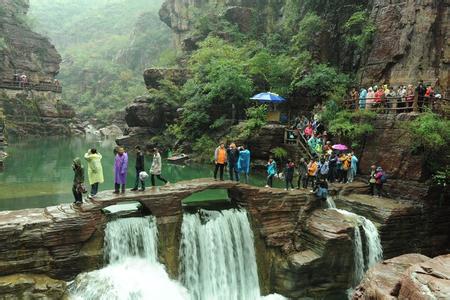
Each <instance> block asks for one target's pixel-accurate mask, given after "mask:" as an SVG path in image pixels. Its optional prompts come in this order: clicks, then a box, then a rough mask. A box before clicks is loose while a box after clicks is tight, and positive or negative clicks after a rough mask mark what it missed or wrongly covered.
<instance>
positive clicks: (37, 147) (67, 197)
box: [0, 137, 282, 211]
mask: <svg viewBox="0 0 450 300" xmlns="http://www.w3.org/2000/svg"><path fill="white" fill-rule="evenodd" d="M114 146H115V143H114V141H107V140H106V141H98V140H93V139H85V138H51V137H42V138H21V139H18V138H10V139H9V147H8V149H7V151H8V154H9V157H8V159H7V160H6V161H5V168H4V171H3V172H1V173H0V211H1V210H17V209H24V208H39V207H46V206H51V205H56V204H60V203H70V202H72V201H73V196H72V192H71V188H72V180H73V171H72V168H71V165H72V160H73V159H74V158H75V157H77V156H78V157H80V158H82V157H83V155H84V153H86V152H87V150H88V149H89V148H93V147H95V148H97V150H98V151H99V152H100V153H101V154H102V156H103V159H102V164H103V172H104V176H105V182H104V183H103V184H102V185H100V191H101V190H110V189H112V188H113V186H114V182H113V181H114V174H113V163H114V154H113V148H114ZM134 164H135V155H134V154H133V153H130V154H129V168H128V177H127V187H128V188H131V187H132V186H133V185H134V179H135V174H134ZM83 165H84V167H85V175H86V180H87V164H86V161H84V160H83ZM150 165H151V157H150V155H146V170H147V171H148V169H149V167H150ZM212 169H213V167H212V166H211V165H188V166H180V165H174V164H167V163H163V176H164V177H165V178H166V179H167V180H169V181H170V182H171V183H175V182H178V181H182V180H189V179H195V178H208V177H211V176H212ZM225 178H227V176H226V175H225ZM149 181H150V180H147V182H146V184H147V185H149V184H150V182H149ZM250 183H251V184H253V185H256V186H264V184H265V178H264V176H263V174H256V175H255V174H253V175H252V176H251V178H250ZM157 184H158V185H161V183H160V182H157ZM275 185H276V186H278V187H281V186H282V182H281V181H279V180H276V182H275ZM210 198H213V199H224V198H226V191H224V190H218V191H207V192H205V193H203V194H201V195H198V196H197V199H199V200H207V199H210ZM194 200H195V199H194Z"/></svg>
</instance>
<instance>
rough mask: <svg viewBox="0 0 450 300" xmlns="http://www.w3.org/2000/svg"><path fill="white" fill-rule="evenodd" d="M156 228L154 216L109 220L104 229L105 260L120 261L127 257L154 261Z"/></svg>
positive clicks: (155, 257)
mask: <svg viewBox="0 0 450 300" xmlns="http://www.w3.org/2000/svg"><path fill="white" fill-rule="evenodd" d="M157 242H158V230H157V228H156V222H155V219H154V217H145V218H124V219H118V220H115V221H113V222H109V223H108V224H107V226H106V229H105V251H104V255H105V261H109V263H117V262H121V261H123V260H124V259H127V258H129V257H141V258H145V259H146V260H148V261H149V262H152V263H156V260H157V257H158V249H157V247H158V245H157Z"/></svg>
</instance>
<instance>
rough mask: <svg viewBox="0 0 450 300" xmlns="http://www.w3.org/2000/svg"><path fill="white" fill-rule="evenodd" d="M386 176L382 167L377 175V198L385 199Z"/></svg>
mask: <svg viewBox="0 0 450 300" xmlns="http://www.w3.org/2000/svg"><path fill="white" fill-rule="evenodd" d="M385 178H386V176H385V175H384V171H383V169H382V168H381V167H378V168H377V173H376V174H375V180H376V181H375V190H376V192H377V197H383V184H384V183H385V181H386V179H385Z"/></svg>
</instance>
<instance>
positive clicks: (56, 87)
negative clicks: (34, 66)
mask: <svg viewBox="0 0 450 300" xmlns="http://www.w3.org/2000/svg"><path fill="white" fill-rule="evenodd" d="M0 89H8V90H33V91H43V92H54V93H62V87H61V85H60V84H55V83H50V82H39V83H34V82H21V81H7V80H2V81H0Z"/></svg>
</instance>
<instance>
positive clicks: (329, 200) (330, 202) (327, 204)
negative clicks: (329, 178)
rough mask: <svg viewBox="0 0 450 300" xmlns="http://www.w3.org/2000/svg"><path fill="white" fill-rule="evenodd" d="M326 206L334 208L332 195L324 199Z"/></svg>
mask: <svg viewBox="0 0 450 300" xmlns="http://www.w3.org/2000/svg"><path fill="white" fill-rule="evenodd" d="M325 203H326V207H327V208H336V203H334V200H333V197H331V196H328V197H327V201H325Z"/></svg>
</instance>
